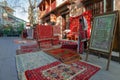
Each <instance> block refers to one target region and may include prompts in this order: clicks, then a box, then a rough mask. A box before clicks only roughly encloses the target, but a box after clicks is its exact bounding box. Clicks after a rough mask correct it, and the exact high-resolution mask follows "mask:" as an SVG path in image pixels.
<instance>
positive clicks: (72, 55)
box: [46, 48, 81, 64]
mask: <svg viewBox="0 0 120 80" xmlns="http://www.w3.org/2000/svg"><path fill="white" fill-rule="evenodd" d="M46 53H48V54H49V55H52V56H53V57H55V58H57V59H58V60H60V61H61V62H63V63H67V64H70V63H72V62H75V61H79V60H80V59H81V57H80V55H79V54H77V53H76V52H75V51H72V50H70V49H61V48H58V49H52V50H48V51H46Z"/></svg>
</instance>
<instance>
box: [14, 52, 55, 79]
mask: <svg viewBox="0 0 120 80" xmlns="http://www.w3.org/2000/svg"><path fill="white" fill-rule="evenodd" d="M55 61H57V59H55V58H54V57H51V56H49V55H48V54H46V53H45V52H43V51H38V52H32V53H31V54H21V55H16V66H17V71H18V77H19V79H20V80H26V79H25V77H24V71H26V70H30V69H34V68H38V67H40V66H44V65H46V64H49V63H52V62H55Z"/></svg>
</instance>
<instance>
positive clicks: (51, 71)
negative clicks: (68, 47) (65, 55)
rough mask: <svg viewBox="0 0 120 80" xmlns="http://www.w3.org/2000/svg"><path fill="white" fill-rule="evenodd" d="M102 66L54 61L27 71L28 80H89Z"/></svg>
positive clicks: (82, 62) (80, 62) (79, 62)
mask: <svg viewBox="0 0 120 80" xmlns="http://www.w3.org/2000/svg"><path fill="white" fill-rule="evenodd" d="M99 70H100V67H98V66H96V65H93V64H90V63H87V62H84V61H77V62H75V63H72V64H69V65H66V64H63V63H61V62H58V61H57V62H53V63H51V64H48V65H45V66H42V67H40V68H37V69H33V70H27V71H25V75H26V78H27V80H89V79H90V77H92V76H93V75H94V74H95V73H96V72H98V71H99Z"/></svg>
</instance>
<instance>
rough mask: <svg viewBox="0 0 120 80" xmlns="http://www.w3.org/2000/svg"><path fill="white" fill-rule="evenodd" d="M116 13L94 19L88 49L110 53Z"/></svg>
mask: <svg viewBox="0 0 120 80" xmlns="http://www.w3.org/2000/svg"><path fill="white" fill-rule="evenodd" d="M116 18H117V13H115V12H113V13H109V14H102V15H99V16H96V17H94V19H93V27H92V33H91V38H90V45H89V49H92V50H97V51H102V52H106V53H110V50H111V46H112V41H113V37H114V30H115V26H116Z"/></svg>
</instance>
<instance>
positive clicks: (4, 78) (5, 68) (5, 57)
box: [0, 37, 120, 80]
mask: <svg viewBox="0 0 120 80" xmlns="http://www.w3.org/2000/svg"><path fill="white" fill-rule="evenodd" d="M15 39H18V38H13V37H0V80H18V78H17V70H16V64H15V55H16V49H17V48H18V47H19V44H15V43H14V40H15ZM80 55H81V56H82V59H83V60H85V56H86V54H85V53H84V54H80ZM88 62H90V63H92V64H95V65H99V66H101V67H102V69H101V70H100V71H99V72H98V73H96V74H95V75H94V76H93V77H92V78H91V79H90V80H119V79H120V64H119V63H118V62H114V61H111V62H110V68H109V71H106V65H107V60H106V59H104V58H98V57H97V56H94V55H91V54H90V55H89V58H88Z"/></svg>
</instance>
